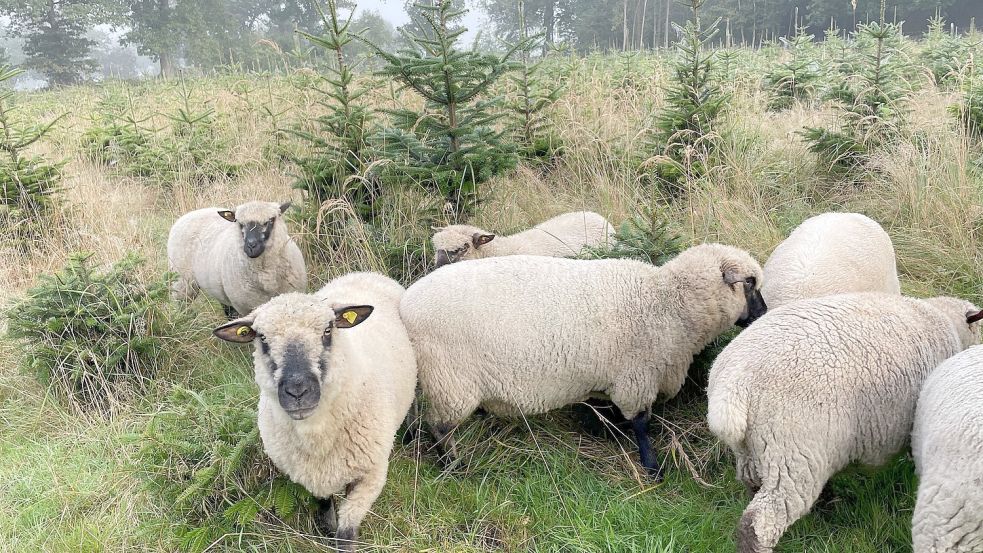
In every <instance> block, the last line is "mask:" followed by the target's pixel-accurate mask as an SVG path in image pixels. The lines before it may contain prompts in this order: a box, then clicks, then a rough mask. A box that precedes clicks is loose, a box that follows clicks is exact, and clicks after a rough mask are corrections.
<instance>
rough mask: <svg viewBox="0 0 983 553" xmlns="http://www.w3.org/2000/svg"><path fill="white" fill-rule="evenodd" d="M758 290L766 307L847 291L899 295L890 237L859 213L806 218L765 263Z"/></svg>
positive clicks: (872, 221)
mask: <svg viewBox="0 0 983 553" xmlns="http://www.w3.org/2000/svg"><path fill="white" fill-rule="evenodd" d="M764 271H765V280H764V286H763V288H762V295H763V296H764V298H765V302H766V303H767V304H768V306H769V307H771V308H776V307H781V306H782V305H785V304H786V303H789V302H792V301H795V300H799V299H805V298H815V297H821V296H828V295H832V294H846V293H850V292H886V293H889V294H900V293H901V285H900V283H899V282H898V272H897V267H896V262H895V256H894V246H893V245H892V244H891V237H890V236H888V234H887V233H886V232H884V229H883V228H881V226H880V225H878V224H877V222H875V221H874V220H872V219H870V218H869V217H866V216H864V215H861V214H859V213H824V214H822V215H817V216H815V217H812V218H810V219H807V220H806V221H805V222H803V223H802V224H801V225H799V226H798V227H797V228H796V229H795V230H794V231H793V232H792V234H791V235H789V237H788V238H787V239H785V241H783V242H782V243H781V244H779V245H778V247H777V248H775V251H774V252H773V253H772V255H771V257H770V258H769V259H768V261H767V262H766V263H765V267H764Z"/></svg>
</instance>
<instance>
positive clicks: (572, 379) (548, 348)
mask: <svg viewBox="0 0 983 553" xmlns="http://www.w3.org/2000/svg"><path fill="white" fill-rule="evenodd" d="M760 279H761V267H760V266H759V265H758V263H757V262H756V261H755V260H754V259H752V258H751V256H750V255H748V253H747V252H745V251H743V250H739V249H737V248H732V247H730V246H723V245H720V244H705V245H701V246H696V247H694V248H690V249H688V250H686V251H684V252H683V253H681V254H679V256H677V257H676V258H675V259H673V260H671V261H669V262H668V263H666V264H665V265H663V266H662V267H655V266H652V265H649V264H647V263H642V262H639V261H630V260H621V259H607V260H573V259H559V258H550V257H535V256H515V257H503V258H494V259H483V260H477V261H469V262H467V263H460V264H454V265H451V266H448V267H445V268H443V269H440V270H439V271H434V272H433V273H431V274H430V275H428V276H426V277H424V278H423V279H421V280H420V281H418V282H417V283H416V284H414V285H413V286H411V287H410V288H409V289H408V290H407V292H406V294H405V295H404V296H403V301H402V302H401V303H400V314H401V315H402V317H403V321H404V323H405V324H406V328H407V331H408V332H409V335H410V339H411V340H412V341H413V345H414V349H415V350H416V354H417V365H418V366H419V369H420V385H421V389H422V391H423V394H424V396H425V397H426V399H427V400H428V406H429V409H428V410H427V411H426V417H425V418H426V419H427V421H428V423H429V424H430V427H431V429H432V430H433V432H434V435H435V437H436V438H437V440H438V444H442V445H443V448H442V449H443V451H444V455H445V456H447V457H450V458H453V457H454V456H455V455H456V452H455V451H454V443H453V439H452V436H450V432H451V431H452V430H453V428H454V427H455V426H456V425H457V424H458V423H460V422H461V421H462V420H464V419H465V418H466V417H467V416H468V415H470V414H471V413H472V412H474V411H475V410H476V409H477V408H478V407H482V408H484V409H485V410H487V411H489V412H492V413H495V414H499V415H512V416H516V415H520V414H524V415H530V414H535V413H543V412H546V411H549V410H551V409H556V408H559V407H562V406H564V405H568V404H571V403H575V402H579V401H582V400H584V399H585V398H586V397H588V395H590V394H592V393H593V392H600V393H605V394H607V395H609V396H610V398H611V399H612V400H613V402H614V403H615V405H617V406H618V407H619V408H620V409H621V411H622V412H623V413H624V414H625V416H626V418H629V419H631V420H632V427H633V429H634V433H635V438H636V440H637V442H638V447H639V453H640V457H641V461H642V465H643V466H644V467H645V468H646V469H647V470H648V471H649V473H650V474H651V475H653V476H656V477H658V476H659V466H658V461H657V460H656V458H655V455H654V454H653V453H652V451H651V446H650V443H649V439H648V435H647V430H646V428H647V423H648V419H649V411H650V408H651V405H652V403H653V402H654V401H655V400H656V398H657V397H658V396H660V395H662V396H667V397H672V396H674V395H675V394H676V393H677V392H678V391H679V389H680V387H681V386H682V384H683V381H684V379H685V377H686V372H687V370H688V368H689V366H690V363H691V362H692V360H693V356H694V355H695V354H696V353H698V352H699V351H700V350H701V349H703V347H704V346H706V345H707V344H708V343H709V342H710V341H711V340H713V339H714V338H716V337H717V336H718V335H719V334H721V333H722V332H724V331H725V330H727V329H728V328H730V327H731V326H732V325H734V324H735V323H738V324H748V323H750V322H751V321H753V320H754V319H756V318H757V317H759V316H760V315H761V314H762V313H764V311H765V305H764V303H763V302H762V300H761V294H760V292H759V290H758V285H757V283H758V282H760Z"/></svg>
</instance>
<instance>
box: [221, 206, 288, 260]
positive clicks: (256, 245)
mask: <svg viewBox="0 0 983 553" xmlns="http://www.w3.org/2000/svg"><path fill="white" fill-rule="evenodd" d="M289 207H290V202H286V203H283V204H276V203H273V202H249V203H245V204H242V205H240V206H239V207H237V208H236V210H235V213H232V212H231V211H220V212H219V215H221V216H222V218H224V219H225V220H227V221H232V222H236V223H238V224H239V232H240V234H241V235H242V251H243V253H245V254H246V256H247V257H249V258H250V259H256V258H257V257H259V256H261V255H263V252H264V251H266V246H267V245H268V244H269V242H270V239H271V238H272V237H273V234H274V230H275V229H276V227H277V225H282V224H283V222H282V221H281V217H280V216H281V215H283V213H284V212H286V211H287V208H289Z"/></svg>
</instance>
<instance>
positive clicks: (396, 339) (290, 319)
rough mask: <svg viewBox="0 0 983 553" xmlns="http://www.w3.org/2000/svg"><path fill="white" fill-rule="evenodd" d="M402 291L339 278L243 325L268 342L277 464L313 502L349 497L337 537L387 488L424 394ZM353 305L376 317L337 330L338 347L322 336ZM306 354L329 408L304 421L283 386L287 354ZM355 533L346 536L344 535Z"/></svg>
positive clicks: (260, 365)
mask: <svg viewBox="0 0 983 553" xmlns="http://www.w3.org/2000/svg"><path fill="white" fill-rule="evenodd" d="M402 293H403V288H402V287H401V286H400V285H399V284H397V283H396V282H395V281H393V280H392V279H390V278H388V277H385V276H382V275H378V274H375V273H354V274H349V275H346V276H343V277H340V278H337V279H335V280H333V281H331V282H329V283H328V284H327V285H325V286H324V287H323V288H322V289H321V290H319V291H318V292H317V293H315V294H295V293H294V294H284V295H281V296H278V297H276V298H274V299H273V300H271V301H270V302H269V303H267V304H264V305H262V306H260V307H259V308H258V309H256V310H255V311H254V312H253V313H252V314H251V315H250V316H249V317H246V318H243V319H242V320H241V321H246V322H250V323H251V326H252V328H253V329H254V330H255V331H256V332H257V333H258V334H259V335H262V336H264V339H265V341H266V344H268V347H269V353H268V354H267V353H264V352H263V351H262V350H263V347H262V345H261V344H260V343H259V342H260V340H259V339H258V338H257V339H256V340H255V342H257V344H256V350H255V352H254V353H253V360H254V364H255V370H256V383H257V384H258V385H259V389H260V400H259V430H260V436H261V437H262V440H263V448H264V449H265V451H266V453H267V454H268V455H269V456H270V459H272V460H273V462H274V464H276V466H277V467H279V468H280V470H282V471H283V472H284V473H286V474H287V475H288V476H289V477H290V478H291V479H292V480H293V481H295V482H297V483H299V484H301V485H303V486H304V487H305V488H307V489H308V490H309V491H310V492H311V493H312V494H313V495H315V496H316V497H319V498H328V497H331V496H332V495H335V494H342V493H344V494H345V500H344V502H343V503H342V504H341V506H340V507H339V508H338V513H337V517H338V535H339V537H340V536H342V535H347V536H349V537H351V536H354V533H355V531H356V530H357V528H358V526H359V524H360V523H361V521H362V519H363V517H364V516H365V514H366V513H368V511H369V509H370V508H371V507H372V504H373V502H374V501H375V500H376V498H377V497H378V495H379V493H380V492H381V491H382V489H383V486H384V485H385V482H386V473H387V470H388V466H389V455H390V452H391V451H392V447H393V439H394V436H395V434H396V432H397V430H398V429H399V426H400V424H401V423H402V422H403V418H404V417H405V416H406V413H407V412H408V411H409V408H410V404H411V403H412V401H413V399H414V392H415V389H416V360H415V358H414V355H413V350H412V347H411V346H410V342H409V339H408V338H407V335H406V330H405V329H404V327H403V323H402V321H401V320H400V318H399V308H398V306H399V300H400V297H401V296H402ZM352 305H370V306H372V307H374V310H373V311H372V313H371V315H370V316H369V317H368V318H367V319H365V321H364V322H362V323H361V324H359V325H357V326H355V327H352V328H335V329H334V330H333V331H332V333H331V345H330V347H327V348H326V347H325V346H324V345H323V343H322V333H323V331H324V329H325V328H326V327H328V326H329V325H330V324H331V321H332V320H333V319H334V318H335V316H336V314H335V311H334V309H336V308H342V307H347V306H352ZM291 346H292V347H295V348H296V347H298V346H299V347H300V348H301V349H302V351H304V352H306V355H307V358H308V359H311V360H316V362H312V370H313V371H314V372H315V374H318V376H319V379H320V381H321V399H320V402H319V403H318V405H317V407H316V408H315V410H314V411H313V412H312V414H310V416H308V417H307V418H305V419H301V420H295V419H292V418H291V417H290V416H289V415H288V414H287V413H286V412H285V411H284V410H283V408H282V407H281V406H280V403H279V400H278V397H277V393H278V388H277V386H278V380H279V378H280V376H281V375H282V372H283V371H282V370H278V371H274V370H272V367H273V365H272V364H271V361H272V362H273V363H276V364H277V365H278V366H280V367H283V366H284V365H283V363H284V352H285V351H286V350H287V349H288V347H291ZM346 532H347V534H346Z"/></svg>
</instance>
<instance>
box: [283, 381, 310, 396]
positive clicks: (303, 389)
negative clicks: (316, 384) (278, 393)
mask: <svg viewBox="0 0 983 553" xmlns="http://www.w3.org/2000/svg"><path fill="white" fill-rule="evenodd" d="M283 391H284V392H286V393H287V395H288V396H290V397H292V398H294V399H300V398H302V397H304V396H305V395H307V392H309V391H310V388H308V387H307V385H306V384H304V383H303V382H296V383H290V384H287V385H286V386H284V387H283Z"/></svg>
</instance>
